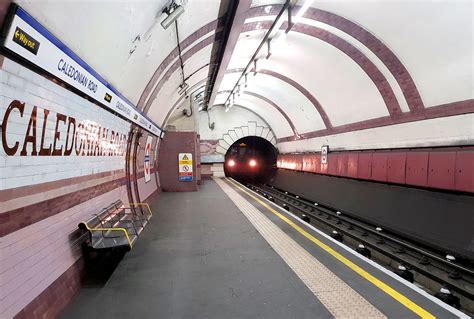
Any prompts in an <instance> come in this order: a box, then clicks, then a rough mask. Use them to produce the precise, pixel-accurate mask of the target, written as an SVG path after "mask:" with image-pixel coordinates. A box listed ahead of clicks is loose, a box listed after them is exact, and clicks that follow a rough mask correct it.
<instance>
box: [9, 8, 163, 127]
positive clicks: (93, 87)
mask: <svg viewBox="0 0 474 319" xmlns="http://www.w3.org/2000/svg"><path fill="white" fill-rule="evenodd" d="M11 14H12V15H11V16H9V21H10V26H9V27H6V28H5V30H7V31H4V33H2V39H1V40H0V41H1V42H2V43H1V44H2V45H3V46H4V47H5V48H6V49H8V50H9V51H11V52H13V53H15V54H17V55H18V56H20V57H22V58H23V59H25V60H27V61H29V62H31V63H33V64H34V65H36V66H38V67H40V68H41V69H43V70H45V71H46V72H48V73H50V74H51V75H53V76H55V77H57V78H59V79H61V80H62V81H64V82H65V83H67V84H69V85H71V86H73V87H74V88H76V89H78V90H79V91H81V92H83V93H85V94H86V95H88V96H90V97H91V98H93V99H94V100H96V101H97V102H98V103H100V104H101V105H103V106H105V107H106V108H108V109H110V110H113V111H115V112H117V113H118V114H120V115H122V116H123V117H125V118H126V119H128V120H130V121H131V122H133V123H135V124H137V125H138V126H140V127H142V128H143V129H145V130H146V131H148V132H150V133H152V134H154V135H156V136H160V134H161V132H162V130H161V129H160V127H159V126H158V125H156V124H155V123H153V121H152V120H150V119H149V118H148V117H147V116H146V115H145V114H143V113H142V112H141V111H139V110H138V109H137V108H136V107H135V106H134V105H133V104H132V103H131V102H130V101H128V100H127V99H126V98H125V97H124V96H122V95H121V94H120V93H119V92H118V91H117V90H116V89H115V88H114V87H112V86H111V85H110V84H109V83H108V82H107V81H105V80H104V79H103V78H102V77H101V76H100V75H99V74H98V73H97V72H95V71H94V70H93V69H92V68H91V67H90V66H89V65H88V64H86V63H85V62H84V61H83V60H82V59H81V58H79V57H78V56H77V55H76V54H75V53H74V52H72V51H71V50H70V49H69V48H68V47H67V46H65V45H64V44H63V43H62V42H61V41H59V40H58V39H57V38H56V37H55V36H53V35H52V34H51V33H50V32H49V31H48V30H46V28H45V27H43V26H42V25H41V24H40V23H39V22H38V21H36V20H35V19H34V18H32V17H31V16H30V15H29V14H28V13H27V12H26V11H25V10H23V9H22V8H21V7H19V6H18V5H16V4H12V7H11Z"/></svg>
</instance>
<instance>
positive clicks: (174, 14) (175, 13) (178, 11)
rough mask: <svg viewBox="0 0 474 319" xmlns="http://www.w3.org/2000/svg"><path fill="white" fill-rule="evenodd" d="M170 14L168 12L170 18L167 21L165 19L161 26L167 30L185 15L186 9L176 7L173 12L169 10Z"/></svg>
mask: <svg viewBox="0 0 474 319" xmlns="http://www.w3.org/2000/svg"><path fill="white" fill-rule="evenodd" d="M167 11H168V12H166V13H167V14H168V16H167V17H166V19H164V20H163V21H162V22H161V26H162V27H163V28H164V29H165V30H166V29H168V27H169V26H170V25H172V24H173V22H175V21H176V19H178V17H179V16H180V15H181V14H183V12H184V7H183V6H176V7H174V9H173V11H171V12H170V11H169V10H167Z"/></svg>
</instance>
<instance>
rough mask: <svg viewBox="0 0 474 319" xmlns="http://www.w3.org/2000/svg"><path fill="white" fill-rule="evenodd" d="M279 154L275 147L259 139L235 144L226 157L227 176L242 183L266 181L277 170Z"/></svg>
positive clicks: (248, 139)
mask: <svg viewBox="0 0 474 319" xmlns="http://www.w3.org/2000/svg"><path fill="white" fill-rule="evenodd" d="M276 157H277V153H276V150H275V148H274V147H273V145H271V144H270V143H269V142H268V141H266V140H264V139H262V138H258V137H245V138H242V139H240V140H238V141H237V142H235V143H234V144H233V145H232V146H231V147H230V148H229V149H228V151H227V154H226V156H225V165H224V171H225V174H226V176H229V177H233V178H235V179H237V180H241V181H259V182H262V181H266V180H268V179H270V178H271V177H272V176H273V174H274V172H275V170H276Z"/></svg>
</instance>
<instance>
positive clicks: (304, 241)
mask: <svg viewBox="0 0 474 319" xmlns="http://www.w3.org/2000/svg"><path fill="white" fill-rule="evenodd" d="M150 204H151V206H152V209H153V211H154V212H155V215H154V216H155V218H154V219H153V220H152V221H151V223H150V225H149V227H148V228H147V229H146V230H145V232H144V233H143V235H142V236H141V237H140V240H139V241H138V242H137V244H136V245H135V247H134V249H133V250H132V251H131V252H129V253H128V254H127V255H125V257H124V258H123V260H122V261H121V262H120V263H119V265H118V267H117V268H116V269H115V271H114V272H113V274H112V276H111V277H110V278H109V279H108V281H107V282H106V283H105V284H104V285H102V286H92V287H91V286H89V287H84V288H82V289H81V291H80V292H79V294H78V296H76V298H75V299H74V300H73V302H72V303H71V304H70V305H69V306H68V308H67V309H66V310H65V311H64V313H63V314H62V318H102V319H103V318H119V317H131V318H332V317H337V318H348V317H351V318H355V317H358V318H417V317H424V318H434V317H438V318H458V317H462V313H461V312H459V311H456V310H455V309H453V308H451V307H448V306H446V305H444V304H443V303H441V302H440V301H438V300H437V299H435V298H434V297H431V296H429V295H428V294H427V293H425V292H423V291H422V290H421V289H419V288H417V287H415V286H413V285H411V284H408V283H406V282H404V281H403V280H402V279H399V278H398V277H396V276H395V275H393V274H391V273H390V272H388V271H386V270H384V269H383V268H382V267H380V266H378V265H376V264H374V263H373V262H371V261H369V260H367V259H365V258H363V257H361V256H359V255H358V254H356V253H354V252H353V251H351V250H350V249H347V248H345V247H344V246H343V245H340V244H339V243H338V242H335V241H333V240H332V239H331V238H329V237H327V236H326V235H324V234H322V233H320V232H318V231H317V230H316V229H314V228H312V227H311V226H308V225H306V224H305V223H304V222H301V221H300V220H299V219H298V218H296V217H294V216H292V215H291V214H289V213H287V212H286V211H284V210H281V209H279V208H278V207H277V206H274V205H273V204H272V203H270V202H268V201H266V200H265V199H264V198H262V197H260V196H259V195H256V194H254V193H252V192H251V191H249V190H247V189H243V188H242V187H241V186H239V185H238V184H237V183H235V182H234V181H231V180H228V179H216V180H209V181H205V182H204V184H203V185H202V186H200V189H199V191H198V192H186V193H162V194H160V195H159V200H158V197H154V198H153V197H152V198H151V200H150Z"/></svg>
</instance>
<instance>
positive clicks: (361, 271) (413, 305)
mask: <svg viewBox="0 0 474 319" xmlns="http://www.w3.org/2000/svg"><path fill="white" fill-rule="evenodd" d="M227 180H228V181H229V182H231V183H232V184H233V185H234V186H235V187H237V188H238V189H240V190H241V191H242V192H244V193H246V194H247V195H248V196H250V197H251V198H253V199H254V200H255V201H257V202H258V203H259V204H260V205H262V206H263V207H265V208H266V209H268V210H269V211H270V212H272V213H273V214H275V215H276V216H278V217H279V218H280V219H282V220H283V221H284V222H286V223H287V224H288V225H290V226H291V227H293V228H294V229H295V230H297V231H298V232H299V233H300V234H301V235H303V236H304V237H306V238H307V239H309V240H310V241H312V242H313V243H315V244H316V245H317V246H319V247H320V248H322V249H323V250H325V251H326V252H327V253H329V254H330V255H332V256H333V257H334V258H336V259H337V260H339V261H340V262H342V263H343V264H344V265H346V266H347V267H349V268H350V269H351V270H353V271H354V272H356V273H357V274H358V275H360V276H361V277H362V278H364V279H366V280H367V281H369V282H370V283H372V284H373V285H375V286H376V287H377V288H379V289H380V290H382V291H383V292H385V293H386V294H387V295H389V296H390V297H392V298H393V299H395V300H396V301H398V302H399V303H401V304H402V305H403V306H405V307H406V308H408V309H410V310H411V311H412V312H414V313H415V314H417V315H418V316H420V317H421V318H436V317H435V316H434V315H432V314H431V313H430V312H428V311H426V310H425V309H423V308H422V307H420V306H418V305H417V304H416V303H414V302H413V301H411V300H410V299H408V298H407V297H405V296H404V295H402V294H401V293H399V292H398V291H396V290H395V289H393V288H392V287H390V286H389V285H387V284H386V283H384V282H383V281H381V280H379V279H377V278H375V277H374V276H373V275H371V274H369V273H368V272H367V271H365V270H364V269H362V268H361V267H359V266H357V265H356V264H354V263H353V262H352V261H350V260H349V259H347V258H346V257H344V256H342V255H341V254H340V253H338V252H337V251H335V250H334V249H332V248H331V247H329V246H328V245H326V244H324V243H323V242H321V241H320V240H318V239H316V238H315V237H313V236H312V235H311V234H309V233H308V232H307V231H305V230H304V229H303V228H301V227H300V226H298V225H297V224H295V223H294V222H293V221H291V220H290V219H288V218H287V217H286V216H284V215H282V214H281V213H279V212H277V211H276V210H275V209H273V208H272V207H270V206H269V205H268V204H267V203H265V202H263V201H262V200H260V199H259V198H258V197H256V196H254V195H253V194H251V193H249V192H248V191H246V190H245V189H244V188H242V187H241V186H240V185H238V184H237V183H235V182H234V181H233V180H231V179H227Z"/></svg>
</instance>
